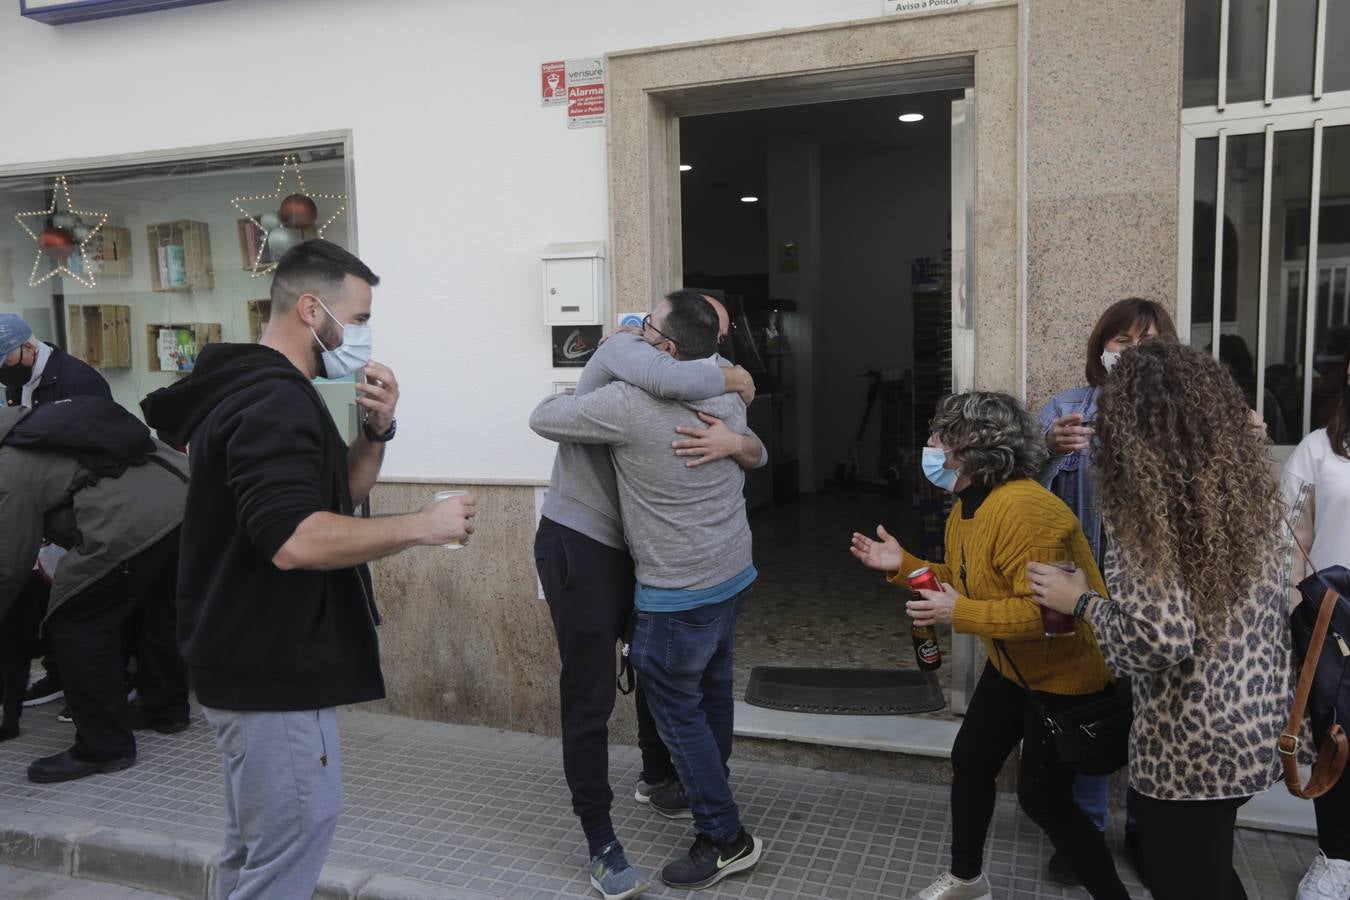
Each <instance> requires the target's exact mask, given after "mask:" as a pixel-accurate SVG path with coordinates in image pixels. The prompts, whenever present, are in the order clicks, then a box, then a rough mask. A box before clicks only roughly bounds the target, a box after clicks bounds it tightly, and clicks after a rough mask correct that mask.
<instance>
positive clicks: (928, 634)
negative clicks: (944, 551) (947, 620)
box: [906, 566, 942, 672]
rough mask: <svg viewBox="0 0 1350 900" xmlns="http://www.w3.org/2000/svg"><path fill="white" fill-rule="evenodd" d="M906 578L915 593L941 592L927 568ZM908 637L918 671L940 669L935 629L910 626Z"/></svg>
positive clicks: (915, 571)
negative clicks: (910, 640)
mask: <svg viewBox="0 0 1350 900" xmlns="http://www.w3.org/2000/svg"><path fill="white" fill-rule="evenodd" d="M906 578H907V580H908V581H909V586H910V588H912V589H913V590H915V591H920V590H923V591H941V590H942V584H941V583H940V582H939V581H938V580H937V576H936V575H934V574H933V570H932V569H930V568H928V567H927V566H924V567H923V568H922V569H915V570H914V571H913V572H910V573H909V575H908V576H906ZM910 637H912V638H913V639H914V659H915V661H916V662H918V664H919V668H920V669H923V670H924V671H926V672H931V671H933V670H934V669H939V668H941V667H942V648H941V647H939V646H938V642H937V629H936V628H934V627H933V626H932V625H922V626H919V625H911V626H910Z"/></svg>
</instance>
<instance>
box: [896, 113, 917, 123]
mask: <svg viewBox="0 0 1350 900" xmlns="http://www.w3.org/2000/svg"><path fill="white" fill-rule="evenodd" d="M900 121H901V122H922V121H923V113H904V114H903V115H901V116H900Z"/></svg>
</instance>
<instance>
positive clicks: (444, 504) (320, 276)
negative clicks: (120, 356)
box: [142, 240, 475, 900]
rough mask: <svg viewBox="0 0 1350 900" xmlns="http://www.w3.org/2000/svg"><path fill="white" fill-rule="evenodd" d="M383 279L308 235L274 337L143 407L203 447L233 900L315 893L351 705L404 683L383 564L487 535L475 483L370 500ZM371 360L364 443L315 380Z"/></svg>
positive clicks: (219, 360)
mask: <svg viewBox="0 0 1350 900" xmlns="http://www.w3.org/2000/svg"><path fill="white" fill-rule="evenodd" d="M378 283H379V278H378V277H377V276H376V275H375V273H374V272H372V271H371V270H370V269H369V268H368V267H367V266H366V265H365V263H363V262H361V260H359V259H357V258H356V257H355V256H353V255H352V254H351V253H348V252H347V251H346V250H344V249H342V248H341V247H338V246H337V245H336V244H332V243H330V242H328V241H323V240H312V241H306V242H304V243H302V244H299V245H297V246H296V247H294V248H292V249H291V250H290V251H288V252H287V253H286V255H285V256H283V257H282V259H281V261H280V262H279V263H278V265H277V268H276V272H275V274H274V276H273V281H272V314H271V319H270V321H269V322H268V324H267V330H266V331H265V332H264V333H263V337H262V342H261V344H259V345H241V344H212V345H210V346H208V347H206V348H204V349H203V351H202V353H201V355H200V356H199V357H198V359H197V365H196V367H195V369H194V370H193V372H192V374H191V375H189V376H188V377H186V378H185V379H183V380H182V381H181V382H179V383H178V384H175V385H173V386H172V387H168V388H164V389H162V390H159V391H156V392H155V393H153V394H151V395H150V396H149V397H147V398H146V399H145V400H144V401H143V403H142V408H143V409H144V410H145V414H146V421H147V422H149V423H150V424H151V425H152V426H153V427H155V428H157V429H158V430H159V434H160V436H161V437H163V438H164V439H165V440H166V441H168V442H169V443H171V444H178V445H183V444H186V445H187V446H188V456H189V459H190V465H191V473H192V480H191V484H190V486H189V488H188V497H187V511H186V514H185V517H184V520H183V541H182V548H181V561H180V567H179V575H178V604H179V605H178V609H179V630H178V634H179V643H180V646H181V647H182V650H183V656H184V658H185V659H186V661H187V664H188V668H189V671H190V672H191V677H192V683H193V686H194V687H195V689H196V691H197V697H198V699H199V700H200V701H201V704H202V707H203V712H204V713H205V715H206V718H207V720H208V721H210V723H211V724H212V726H213V727H214V728H215V731H216V743H217V745H218V746H219V748H220V751H221V760H222V766H223V770H224V781H225V797H226V803H225V806H226V818H227V826H226V837H225V848H224V850H223V851H222V852H221V855H220V863H219V875H218V877H217V896H218V897H219V898H222V900H223V898H230V897H233V898H260V897H308V896H310V895H311V894H312V893H313V891H314V886H315V884H316V883H317V882H318V878H319V871H320V869H321V868H322V867H323V863H324V859H325V858H326V857H327V855H328V850H329V847H330V846H331V845H332V841H333V834H334V831H335V829H336V825H337V817H338V812H339V809H340V807H341V802H342V765H341V754H340V750H339V745H338V729H337V716H336V712H335V709H334V708H335V707H337V706H341V705H344V704H348V703H360V702H363V701H366V700H376V699H379V698H382V697H383V696H384V679H383V676H382V674H381V672H380V656H379V646H378V641H377V637H376V633H375V628H376V625H377V624H378V621H379V616H378V612H377V610H376V607H375V603H374V599H373V593H372V589H371V582H370V574H369V571H368V570H367V568H366V563H367V562H369V561H371V560H374V559H379V558H380V557H384V556H388V555H391V554H394V553H398V552H400V551H402V550H405V549H407V548H409V547H413V546H418V545H423V546H434V545H437V544H446V543H449V542H451V541H464V540H467V538H468V536H469V535H470V534H472V532H473V525H472V518H473V515H474V506H475V504H474V500H473V498H472V497H468V496H464V497H453V498H450V499H446V500H441V501H439V502H436V501H433V502H431V503H428V504H427V505H426V506H425V507H424V508H423V509H422V510H420V511H418V512H415V513H411V514H407V515H397V516H385V517H379V518H372V519H367V518H357V517H356V516H354V515H353V511H354V509H355V507H356V506H357V505H358V504H360V503H361V502H362V501H363V500H364V499H365V497H366V495H367V494H368V493H369V492H370V490H371V488H372V487H373V486H374V484H375V479H376V476H377V475H378V474H379V470H380V464H381V462H382V460H383V456H384V445H385V442H386V441H388V440H389V439H390V438H392V437H393V436H394V427H395V422H394V408H395V405H396V403H397V402H398V393H399V392H398V384H397V382H396V381H395V379H394V373H393V372H391V371H390V370H389V369H388V368H387V367H385V366H383V365H380V364H379V363H376V362H372V361H370V347H371V339H370V325H369V320H370V310H371V288H372V287H373V286H374V285H376V284H378ZM358 372H361V373H363V374H364V379H362V380H358V383H357V384H356V392H357V398H356V402H357V404H358V405H359V406H360V407H361V409H362V410H363V412H364V415H365V422H364V425H363V428H362V434H361V435H359V436H358V437H357V438H356V440H355V442H354V443H353V444H352V445H351V447H348V446H347V445H346V444H345V443H344V442H343V440H342V437H341V435H340V434H339V433H338V431H337V428H336V427H335V425H334V424H333V420H332V417H331V416H330V415H329V413H328V410H327V408H326V407H325V405H324V402H323V400H322V398H321V397H320V396H319V393H318V392H317V391H316V390H315V389H314V386H313V385H312V384H311V383H310V381H311V379H313V378H315V377H317V376H319V375H327V376H328V377H330V378H339V377H342V376H345V375H350V374H354V373H358ZM297 798H299V799H297Z"/></svg>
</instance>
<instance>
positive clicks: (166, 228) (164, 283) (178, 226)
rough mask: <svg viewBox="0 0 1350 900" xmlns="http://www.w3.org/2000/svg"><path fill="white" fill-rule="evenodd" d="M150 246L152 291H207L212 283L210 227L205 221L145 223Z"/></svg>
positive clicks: (213, 280) (211, 286)
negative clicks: (148, 224) (147, 224)
mask: <svg viewBox="0 0 1350 900" xmlns="http://www.w3.org/2000/svg"><path fill="white" fill-rule="evenodd" d="M146 238H147V241H148V244H149V250H150V289H151V290H153V291H159V292H162V291H209V290H211V288H213V287H214V286H215V279H214V276H213V274H212V269H211V231H210V229H209V228H208V227H207V225H206V223H205V222H192V221H189V220H187V219H177V220H175V221H173V222H159V223H157V224H154V225H150V226H147V228H146Z"/></svg>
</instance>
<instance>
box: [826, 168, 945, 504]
mask: <svg viewBox="0 0 1350 900" xmlns="http://www.w3.org/2000/svg"><path fill="white" fill-rule="evenodd" d="M950 157H951V151H950V148H948V147H947V146H946V145H944V144H932V145H928V146H916V147H906V148H903V149H896V150H871V151H862V152H834V153H827V154H825V155H824V156H822V158H821V215H822V227H821V234H822V255H823V259H822V275H823V277H822V281H821V293H822V301H821V312H822V315H821V318H820V326H819V327H820V332H819V333H818V335H817V351H816V353H817V358H818V362H817V372H818V375H819V378H820V379H822V380H821V382H820V386H819V389H820V391H821V392H823V394H824V396H826V397H828V398H829V403H827V404H825V406H824V408H823V415H822V417H821V418H820V420H819V421H818V423H817V424H818V427H817V431H816V435H817V442H818V448H819V460H820V464H821V466H822V467H823V469H822V472H823V474H824V475H826V476H828V475H830V474H831V473H833V471H834V466H835V465H837V464H838V463H840V462H843V461H844V460H845V459H846V458H847V454H848V450H849V447H850V445H851V444H852V442H853V438H854V436H855V434H856V433H857V430H858V424H859V422H861V420H862V415H863V409H864V408H865V406H866V401H867V380H866V379H864V378H859V377H858V375H859V374H860V373H862V372H865V371H867V370H868V369H876V370H878V371H885V370H886V369H906V368H909V367H911V366H912V365H913V364H914V352H913V351H914V342H913V337H912V333H911V328H912V325H913V321H914V318H913V302H912V297H913V292H912V290H911V283H910V262H911V261H912V260H914V258H915V257H920V256H933V257H941V255H942V252H943V251H944V250H945V249H947V247H948V246H949V244H948V239H947V234H948V232H949V231H950V230H951V214H950V207H951V201H950V197H951V180H950V171H951V159H950ZM880 441H881V407H880V400H879V399H878V405H877V407H875V408H874V409H873V410H872V416H871V419H870V420H869V423H868V428H867V432H866V433H865V435H864V436H863V441H862V446H861V448H860V451H859V466H858V474H859V475H860V476H861V477H872V476H875V475H876V474H877V462H878V457H879V448H880Z"/></svg>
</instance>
